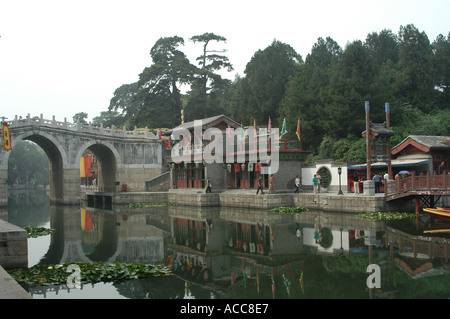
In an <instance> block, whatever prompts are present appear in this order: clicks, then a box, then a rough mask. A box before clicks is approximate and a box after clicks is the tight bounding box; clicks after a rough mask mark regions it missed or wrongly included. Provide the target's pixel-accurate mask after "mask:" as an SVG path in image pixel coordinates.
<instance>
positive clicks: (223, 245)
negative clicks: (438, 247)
mask: <svg viewBox="0 0 450 319" xmlns="http://www.w3.org/2000/svg"><path fill="white" fill-rule="evenodd" d="M170 216H171V224H172V226H171V227H172V240H171V244H170V245H169V250H170V251H171V252H170V253H169V254H170V256H171V257H170V260H168V264H170V265H171V266H173V267H175V268H176V269H177V270H178V271H177V272H176V273H177V274H179V275H180V276H181V277H182V278H183V279H186V280H188V281H201V282H203V281H205V279H204V277H203V276H202V275H201V274H202V273H205V272H207V277H208V283H209V284H210V285H211V286H214V287H215V288H216V289H220V290H221V291H225V290H228V289H232V286H233V285H234V286H235V285H236V283H237V282H238V283H239V284H243V283H244V282H245V281H246V280H247V279H256V278H261V279H262V278H263V277H264V276H266V277H267V276H268V277H269V279H270V280H269V279H267V278H266V280H269V282H270V281H272V282H274V283H275V282H277V281H278V285H279V284H280V281H281V282H288V281H293V280H294V279H293V278H296V279H295V280H294V281H295V282H296V283H297V284H298V283H299V280H300V277H301V276H303V274H302V271H303V269H304V268H305V267H306V268H307V265H305V261H304V260H305V256H307V255H311V254H324V255H329V256H331V255H334V254H346V255H348V254H351V253H358V254H359V253H365V254H368V253H369V251H370V252H373V247H379V248H381V247H384V244H385V241H384V238H385V232H384V223H383V222H379V221H373V220H367V219H362V218H359V217H357V216H356V215H354V214H349V215H347V214H333V213H326V212H307V213H304V214H300V215H283V214H276V213H273V212H268V211H262V210H253V209H236V208H226V207H221V208H206V207H205V208H197V207H179V206H173V207H171V208H170ZM367 262H368V263H369V258H368V259H367ZM180 269H181V270H180ZM294 270H295V271H294ZM259 276H261V277H259Z"/></svg>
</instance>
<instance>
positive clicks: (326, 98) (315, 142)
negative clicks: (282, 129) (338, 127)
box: [280, 37, 342, 150]
mask: <svg viewBox="0 0 450 319" xmlns="http://www.w3.org/2000/svg"><path fill="white" fill-rule="evenodd" d="M341 55H342V49H341V47H340V46H339V45H338V44H337V43H336V42H335V41H334V40H333V39H332V38H330V37H327V38H326V39H323V38H318V40H317V42H316V43H315V44H314V45H313V47H312V49H311V53H310V54H308V55H307V56H306V59H305V64H304V67H303V71H302V72H301V73H298V74H297V75H295V76H292V77H291V78H290V79H289V82H288V83H287V86H286V92H285V96H284V98H283V100H282V103H281V107H280V119H283V118H286V121H287V123H288V127H291V128H295V127H296V125H297V121H298V119H300V120H301V132H302V141H303V145H304V147H305V149H310V150H318V147H319V145H320V144H321V137H322V136H323V134H324V121H325V120H326V118H327V114H326V110H325V105H327V104H329V103H330V102H331V100H330V99H331V96H330V90H329V85H330V79H331V74H332V71H333V69H334V68H335V66H336V65H337V63H338V62H339V59H340V57H341ZM293 130H294V129H291V130H290V133H289V135H288V137H290V138H296V137H295V132H293Z"/></svg>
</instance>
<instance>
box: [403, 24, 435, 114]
mask: <svg viewBox="0 0 450 319" xmlns="http://www.w3.org/2000/svg"><path fill="white" fill-rule="evenodd" d="M398 37H399V62H398V69H399V71H398V75H397V80H396V83H395V89H396V94H397V96H398V97H399V98H402V99H403V100H404V101H405V102H408V103H411V104H412V105H414V106H416V107H418V108H420V109H421V110H422V111H424V112H429V111H430V110H431V109H432V108H433V103H434V97H435V96H434V93H435V92H434V86H433V82H432V77H431V70H432V67H431V57H432V50H431V46H430V41H429V40H428V37H427V35H426V34H425V32H420V31H419V30H418V29H417V28H416V27H415V26H414V25H412V24H409V25H407V26H405V27H404V26H401V27H400V31H399V36H398Z"/></svg>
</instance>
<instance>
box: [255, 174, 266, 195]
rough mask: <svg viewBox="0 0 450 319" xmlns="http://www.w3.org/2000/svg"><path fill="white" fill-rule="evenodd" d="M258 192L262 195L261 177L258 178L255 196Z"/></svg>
mask: <svg viewBox="0 0 450 319" xmlns="http://www.w3.org/2000/svg"><path fill="white" fill-rule="evenodd" d="M260 190H261V195H264V190H263V182H262V177H261V176H260V177H259V178H258V190H257V191H256V195H258V193H259V191H260Z"/></svg>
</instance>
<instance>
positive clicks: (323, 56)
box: [95, 24, 450, 161]
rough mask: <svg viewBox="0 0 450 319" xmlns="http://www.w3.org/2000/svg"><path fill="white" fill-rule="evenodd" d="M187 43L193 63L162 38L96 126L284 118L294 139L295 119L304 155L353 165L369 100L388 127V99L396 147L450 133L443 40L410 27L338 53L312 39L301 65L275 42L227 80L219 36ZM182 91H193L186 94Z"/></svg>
mask: <svg viewBox="0 0 450 319" xmlns="http://www.w3.org/2000/svg"><path fill="white" fill-rule="evenodd" d="M443 31H444V32H446V30H443ZM190 40H191V41H193V42H194V43H195V44H196V45H199V48H202V50H201V51H200V50H199V51H200V52H201V53H200V54H199V55H198V58H197V64H198V66H195V65H194V64H191V63H190V61H189V60H188V59H187V57H186V56H185V55H184V53H183V52H182V51H181V50H180V49H179V48H180V47H181V46H182V45H183V44H184V40H183V39H182V38H180V37H178V36H174V37H169V38H161V39H160V40H158V41H157V43H156V44H155V45H154V47H153V48H152V49H151V52H150V55H151V57H152V60H153V64H152V65H151V66H149V67H147V68H145V69H144V71H143V72H142V73H141V74H140V76H139V81H138V82H137V83H131V84H124V85H122V86H121V87H119V88H118V89H117V90H116V92H115V93H114V96H113V98H112V99H111V104H110V106H109V111H108V112H102V115H101V116H99V117H97V118H95V121H96V122H97V123H99V122H103V123H104V124H106V123H109V124H113V123H114V125H126V126H129V127H132V126H134V125H137V126H147V127H153V128H154V127H169V128H170V127H174V126H176V125H178V124H180V122H181V113H182V112H181V111H183V112H184V120H185V121H189V120H193V119H200V118H204V117H207V116H212V115H217V114H222V113H223V114H226V115H229V116H230V117H231V118H233V119H234V120H236V121H237V122H241V123H243V124H244V125H253V123H254V121H256V123H257V125H261V126H265V125H267V123H268V119H269V117H270V118H271V120H272V123H273V124H272V125H273V126H278V127H281V125H282V122H283V119H285V118H286V121H287V124H288V131H289V132H288V134H287V135H286V136H285V137H286V138H292V139H296V136H295V130H296V126H297V121H298V119H300V121H301V138H302V141H303V147H304V149H305V150H309V151H312V152H313V154H314V155H316V156H317V157H319V158H334V159H336V160H344V161H354V160H364V158H365V151H364V148H365V144H364V141H363V140H362V138H361V132H362V131H363V130H365V110H364V102H365V101H369V102H370V105H371V108H370V118H371V121H373V122H377V123H382V122H384V121H385V118H386V115H385V108H384V105H385V103H386V102H389V103H390V106H391V107H390V110H391V112H390V115H391V116H390V117H391V126H392V129H393V130H394V131H395V133H396V135H395V136H394V137H393V139H392V144H393V145H396V144H397V143H398V142H400V141H401V140H403V139H404V138H405V137H406V136H408V135H411V134H416V135H419V134H424V135H425V134H426V135H450V124H449V123H450V121H449V120H450V34H448V35H447V37H445V36H443V35H439V36H438V37H437V38H436V39H435V40H434V41H432V42H431V41H430V39H428V36H427V35H426V34H425V33H424V32H421V31H420V30H418V29H417V28H416V27H415V26H414V25H412V24H410V25H407V26H401V27H400V29H399V31H398V33H397V34H395V33H393V32H392V31H391V30H382V31H381V32H372V33H370V34H368V35H367V38H366V39H365V41H362V40H356V41H353V42H349V43H347V45H346V47H345V48H341V47H340V46H339V45H338V43H336V42H335V41H334V40H333V39H332V38H330V37H327V38H325V39H324V38H319V39H318V40H317V43H315V44H314V45H313V47H312V49H311V52H310V53H309V54H308V55H307V56H306V58H305V59H304V60H303V59H302V57H301V56H300V55H299V54H298V53H296V52H295V50H294V49H293V48H292V47H291V46H290V45H289V44H285V43H282V42H280V41H277V40H274V41H273V42H272V44H271V45H269V46H268V47H267V48H265V49H263V50H258V51H257V52H255V54H254V55H253V57H252V58H251V59H250V61H249V62H248V63H247V66H246V68H245V71H244V75H239V76H237V77H236V78H235V80H234V81H233V82H232V81H229V80H226V79H223V78H222V76H221V75H219V74H222V73H223V71H231V70H232V64H231V63H230V62H229V61H228V58H227V57H226V55H225V52H226V50H225V49H223V48H224V47H225V42H226V39H225V38H224V37H222V36H218V35H215V34H212V33H205V34H203V35H198V36H193V37H192V38H191V39H190ZM213 44H214V45H219V47H220V48H219V49H214V48H212V47H211V46H212V45H213ZM182 85H183V86H185V87H186V86H187V87H190V90H188V91H187V92H186V93H185V94H182V91H181V89H180V88H181V86H182ZM118 111H120V112H118ZM112 112H115V113H112Z"/></svg>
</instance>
